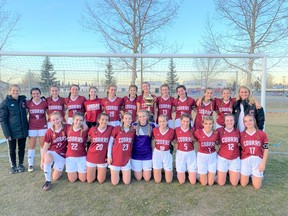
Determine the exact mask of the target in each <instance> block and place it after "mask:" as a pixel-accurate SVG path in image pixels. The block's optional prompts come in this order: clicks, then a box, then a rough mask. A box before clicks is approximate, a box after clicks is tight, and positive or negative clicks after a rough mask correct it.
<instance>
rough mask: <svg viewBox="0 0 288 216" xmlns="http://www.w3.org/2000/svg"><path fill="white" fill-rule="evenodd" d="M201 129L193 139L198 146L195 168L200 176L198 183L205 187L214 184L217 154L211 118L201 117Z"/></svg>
mask: <svg viewBox="0 0 288 216" xmlns="http://www.w3.org/2000/svg"><path fill="white" fill-rule="evenodd" d="M202 122H203V127H204V128H203V129H199V130H196V131H195V133H194V137H195V139H196V140H197V144H198V153H197V168H198V173H199V174H200V179H199V180H200V183H201V184H202V185H203V186H205V185H207V183H208V185H210V186H212V185H213V184H214V180H215V174H216V165H217V153H216V149H215V145H216V144H217V143H218V132H217V131H213V124H214V120H213V117H212V116H204V117H203V120H202Z"/></svg>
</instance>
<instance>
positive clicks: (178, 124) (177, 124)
mask: <svg viewBox="0 0 288 216" xmlns="http://www.w3.org/2000/svg"><path fill="white" fill-rule="evenodd" d="M174 123H175V128H177V127H181V119H180V118H178V119H175V122H174ZM193 124H194V122H193V121H191V122H190V125H191V127H193Z"/></svg>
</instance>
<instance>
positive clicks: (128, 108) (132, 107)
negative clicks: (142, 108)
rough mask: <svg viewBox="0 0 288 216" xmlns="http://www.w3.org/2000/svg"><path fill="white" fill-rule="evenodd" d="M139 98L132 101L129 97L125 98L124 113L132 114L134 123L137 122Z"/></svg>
mask: <svg viewBox="0 0 288 216" xmlns="http://www.w3.org/2000/svg"><path fill="white" fill-rule="evenodd" d="M136 101H137V98H134V99H133V100H131V99H130V98H129V97H127V96H125V97H124V98H123V105H124V112H129V113H131V114H132V121H133V122H135V121H136V113H137V104H136Z"/></svg>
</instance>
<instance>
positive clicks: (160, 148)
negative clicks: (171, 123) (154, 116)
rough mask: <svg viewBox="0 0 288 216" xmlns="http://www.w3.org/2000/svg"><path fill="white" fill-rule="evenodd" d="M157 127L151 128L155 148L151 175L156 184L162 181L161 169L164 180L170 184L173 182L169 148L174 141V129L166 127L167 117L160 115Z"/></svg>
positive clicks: (171, 159)
mask: <svg viewBox="0 0 288 216" xmlns="http://www.w3.org/2000/svg"><path fill="white" fill-rule="evenodd" d="M158 121H159V122H158V123H159V127H157V128H153V138H154V140H155V148H154V152H153V157H152V158H153V159H152V160H153V175H154V180H155V182H156V183H160V182H161V179H162V169H164V171H165V180H166V182H167V183H171V182H172V180H173V166H172V163H173V158H172V152H170V147H171V145H172V141H173V140H174V129H171V128H169V127H168V117H167V116H165V115H160V116H159V117H158Z"/></svg>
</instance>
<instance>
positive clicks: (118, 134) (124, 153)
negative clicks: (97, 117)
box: [107, 113, 135, 185]
mask: <svg viewBox="0 0 288 216" xmlns="http://www.w3.org/2000/svg"><path fill="white" fill-rule="evenodd" d="M122 121H123V122H122V125H121V126H117V127H115V128H114V129H113V131H112V135H111V137H110V141H109V147H108V155H107V158H108V159H107V160H108V164H110V166H109V168H110V170H111V182H112V184H113V185H117V184H118V183H119V180H120V176H119V175H120V170H121V171H122V178H123V182H124V184H126V185H127V184H129V183H130V181H131V163H130V159H131V153H132V145H133V141H134V137H135V130H134V129H133V128H132V126H131V123H132V114H131V113H124V115H123V120H122Z"/></svg>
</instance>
